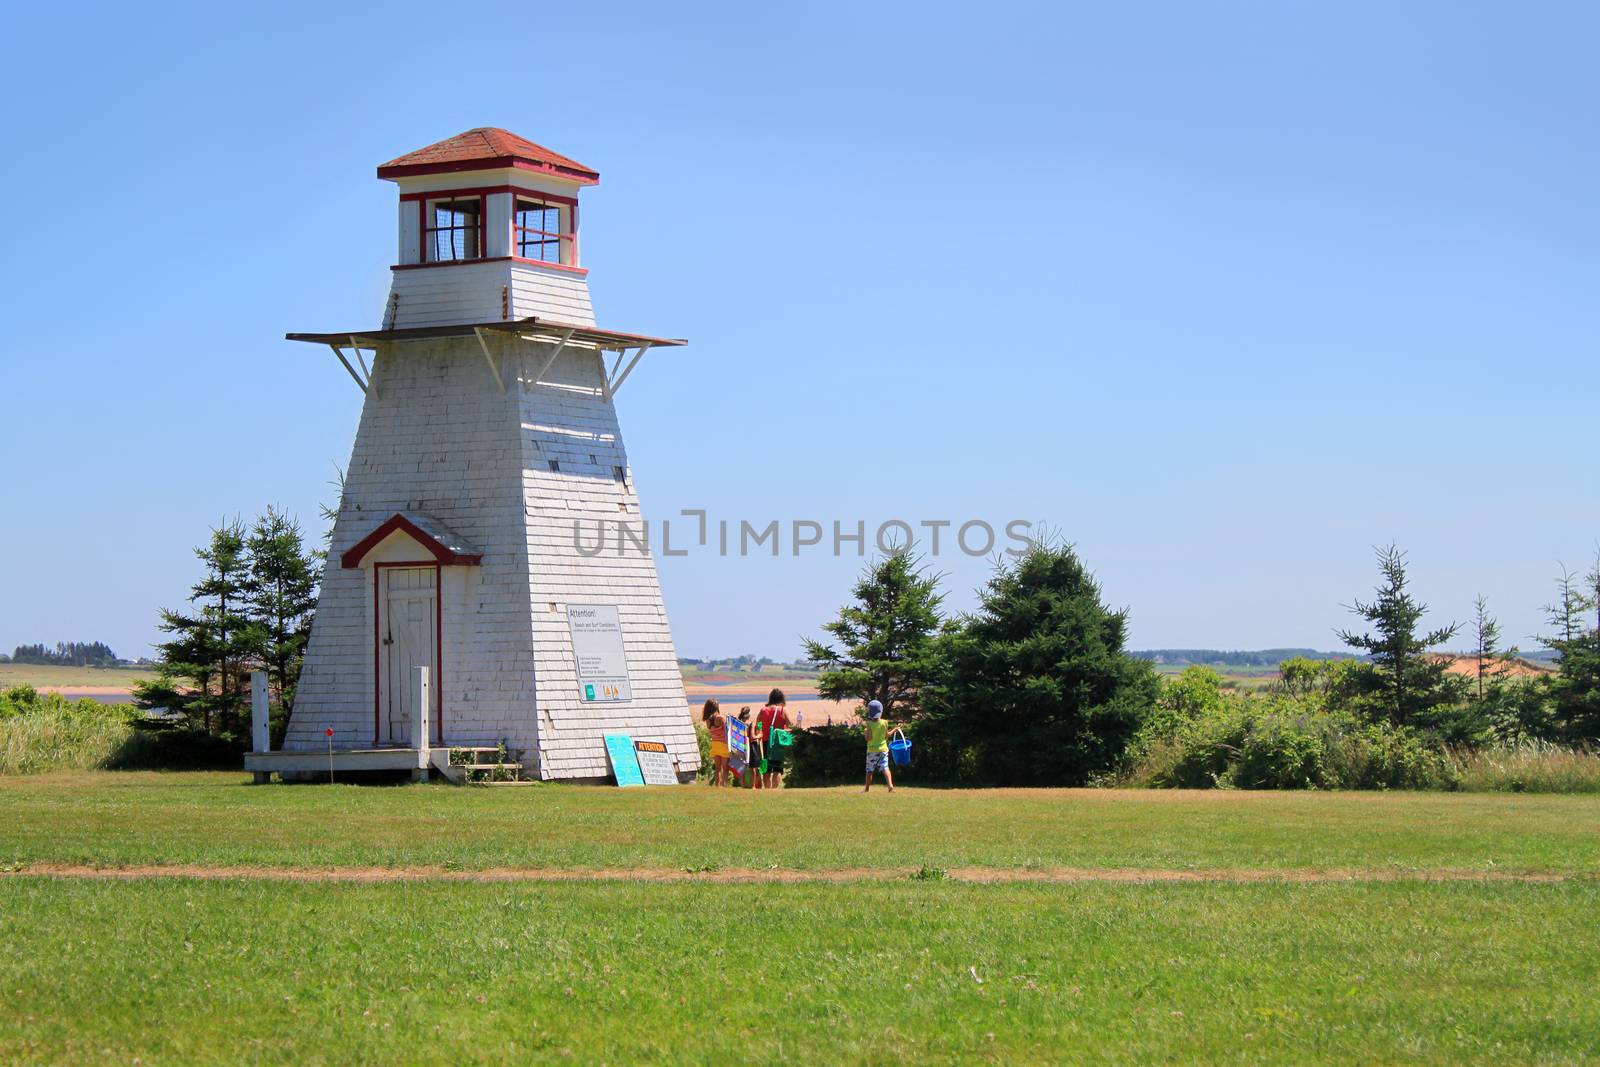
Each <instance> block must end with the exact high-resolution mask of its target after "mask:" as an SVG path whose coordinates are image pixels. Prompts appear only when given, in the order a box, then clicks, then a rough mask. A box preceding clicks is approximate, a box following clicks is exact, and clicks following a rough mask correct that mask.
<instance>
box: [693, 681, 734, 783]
mask: <svg viewBox="0 0 1600 1067" xmlns="http://www.w3.org/2000/svg"><path fill="white" fill-rule="evenodd" d="M700 721H701V722H703V723H705V724H706V729H707V730H708V731H710V733H711V785H712V788H716V787H718V786H724V785H727V784H728V720H727V719H725V718H723V717H722V707H721V705H719V704H718V703H717V702H716V701H715V700H708V701H706V706H705V707H704V708H702V709H701V710H700Z"/></svg>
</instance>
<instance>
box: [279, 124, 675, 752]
mask: <svg viewBox="0 0 1600 1067" xmlns="http://www.w3.org/2000/svg"><path fill="white" fill-rule="evenodd" d="M379 175H380V177H386V178H391V179H392V180H395V181H396V182H397V183H398V184H399V185H400V190H401V196H402V200H401V211H400V221H401V226H400V263H399V264H397V265H396V267H395V271H394V286H393V289H392V292H391V295H390V299H389V303H388V305H387V308H386V310H385V314H384V322H383V325H382V327H380V328H378V329H374V330H368V331H365V332H357V333H354V334H351V335H349V336H348V338H347V340H348V344H345V340H346V337H345V335H342V334H340V335H331V334H330V335H292V336H294V337H295V338H296V339H299V340H313V339H315V340H319V341H321V342H322V343H326V344H329V345H330V346H332V347H334V348H335V350H336V351H340V358H341V359H342V360H347V367H348V368H349V369H350V373H351V376H352V377H355V378H356V379H357V382H358V383H359V384H362V385H363V387H364V388H365V389H366V393H367V396H366V401H365V404H364V406H363V408H362V412H361V423H360V427H359V429H358V430H357V433H356V440H355V447H354V449H353V451H352V453H351V457H350V463H349V467H348V469H347V471H346V475H345V485H344V494H343V498H342V500H341V503H340V508H339V515H338V519H337V521H336V523H335V526H334V532H333V543H332V545H331V549H330V552H329V559H328V564H327V568H326V571H325V573H324V576H323V583H322V592H321V598H320V600H319V602H318V606H317V613H316V618H315V622H314V624H313V627H312V631H311V640H310V644H309V646H308V649H307V652H306V660H305V666H304V669H303V670H302V673H301V677H300V686H299V691H298V694H297V696H296V701H295V708H294V713H293V716H292V718H291V721H290V724H289V730H288V735H287V737H286V739H285V743H284V748H285V749H286V750H290V751H295V750H300V751H311V750H318V749H321V748H324V747H325V746H326V744H327V738H326V736H325V730H326V729H327V728H328V727H332V728H333V730H334V741H335V745H336V746H337V747H338V748H340V749H357V748H363V747H383V746H410V747H417V740H418V739H417V738H416V737H415V736H414V734H415V731H414V730H413V729H412V726H411V724H412V723H413V722H414V721H415V719H416V718H417V716H416V714H415V709H414V708H412V707H410V706H409V705H408V704H407V701H408V699H409V700H410V701H411V703H414V702H415V699H414V697H415V694H414V692H412V693H411V694H410V696H409V697H408V695H407V693H408V691H407V689H406V687H405V685H404V683H403V681H402V680H403V679H404V678H405V677H406V676H407V674H408V672H409V671H410V668H411V667H413V666H416V665H424V666H428V667H429V669H430V671H431V672H432V677H433V678H434V679H435V681H434V685H433V695H432V703H433V705H434V706H433V708H431V709H430V710H429V715H428V718H429V720H430V723H431V729H430V730H429V734H430V742H429V743H430V745H431V747H432V748H434V749H441V748H448V747H450V746H494V745H496V744H497V743H499V742H502V741H503V742H505V744H506V745H507V747H508V749H510V750H512V752H513V753H518V754H520V755H519V758H520V761H521V762H522V763H523V766H524V774H526V775H529V776H538V777H543V778H553V779H598V778H603V777H604V776H606V775H608V774H609V773H610V768H609V764H608V762H607V757H606V751H605V746H604V742H603V736H604V735H605V734H607V733H618V732H620V733H628V734H630V735H631V736H632V737H633V738H634V739H636V740H658V741H663V742H665V743H666V744H667V746H668V748H669V749H670V751H671V753H672V756H673V758H674V760H675V762H676V764H677V767H678V770H679V772H680V774H681V775H684V776H687V775H689V774H692V773H693V772H694V771H695V770H696V769H698V766H699V750H698V747H697V744H696V740H695V734H694V729H693V726H692V722H691V719H690V715H689V709H688V705H687V703H686V701H685V699H684V691H683V682H682V678H681V675H680V674H679V671H678V664H677V655H676V652H675V650H674V646H673V643H672V632H671V629H670V627H669V626H668V623H667V616H666V610H665V608H664V606H663V603H662V598H661V588H660V584H659V582H658V579H657V577H656V570H655V564H654V561H653V560H652V558H651V556H650V554H649V552H648V550H644V551H639V550H637V549H634V548H632V547H631V546H630V547H629V549H628V550H627V551H624V552H619V551H618V550H617V544H616V540H617V539H616V536H615V533H614V532H613V533H612V534H611V535H610V536H608V538H607V543H606V548H605V550H604V551H603V552H601V553H599V554H586V553H584V552H582V551H580V550H579V548H578V542H577V540H576V539H575V528H579V529H581V531H582V537H583V542H584V543H585V544H588V545H591V546H592V545H593V543H594V541H595V537H596V530H597V529H599V528H601V527H602V525H603V527H604V528H605V529H607V530H610V531H615V529H616V526H617V523H618V522H619V521H620V522H623V523H627V524H630V525H632V526H634V527H635V528H637V527H638V525H639V524H641V523H642V522H643V516H642V514H641V511H640V507H639V499H638V496H637V494H636V492H635V490H634V485H633V478H632V472H631V470H630V468H629V466H628V459H627V453H626V451H625V450H624V448H623V443H622V436H621V433H620V430H619V428H618V425H617V414H616V408H615V405H614V400H613V398H614V394H615V391H616V389H617V388H618V387H620V385H621V381H622V379H625V378H626V377H627V373H628V371H627V370H626V369H624V368H630V367H631V366H632V365H633V363H636V362H637V361H638V359H637V357H638V356H639V355H642V354H643V353H644V351H645V349H646V347H648V346H649V344H650V343H651V340H652V339H648V338H642V337H634V336H633V335H627V334H611V333H607V332H606V331H603V330H599V329H597V328H595V325H594V316H593V312H592V311H591V309H590V304H589V292H588V282H587V276H586V272H584V271H583V269H582V268H581V267H580V266H579V265H578V258H577V252H578V240H577V218H578V210H577V203H576V194H577V190H578V188H579V187H580V186H581V185H584V184H593V183H594V181H596V180H597V176H596V175H594V173H593V172H592V171H589V170H587V168H584V167H582V165H581V164H577V163H575V162H573V161H571V160H568V159H566V158H565V157H562V156H558V155H556V154H555V153H553V152H550V151H549V150H547V149H543V148H541V147H540V146H538V145H534V144H532V143H531V142H527V141H524V140H522V139H521V138H518V137H515V136H514V135H511V134H508V133H506V132H505V131H502V130H472V131H468V133H465V134H461V135H459V136H457V137H454V138H450V139H449V140H447V141H442V142H440V143H439V144H436V145H431V146H429V147H428V148H425V149H422V150H420V151H419V152H414V153H411V154H410V155H407V156H402V157H400V158H399V159H397V160H394V161H392V162H391V163H388V164H385V165H384V166H382V167H380V168H379ZM474 201H475V205H474V203H473V202H474ZM463 204H466V205H468V208H467V210H465V211H463V210H460V209H461V207H462V205H463ZM558 215H559V219H558V218H557V216H558ZM528 220H542V221H538V222H533V223H529V222H528ZM524 223H528V225H523V224H524ZM553 226H558V227H559V229H552V227H553ZM474 228H475V229H476V233H475V234H471V235H470V236H464V234H467V233H470V230H471V229H474ZM533 229H542V230H543V231H544V233H543V234H533V233H532V232H531V231H532V230H533ZM536 242H542V244H539V243H536ZM556 249H559V251H556ZM536 257H544V258H536ZM654 343H655V344H658V345H663V344H669V343H678V342H668V341H664V340H658V341H655V342H654ZM630 346H632V348H633V351H632V352H631V353H630V351H629V348H630ZM345 349H348V353H347V352H346V351H345ZM368 353H370V355H371V359H372V364H371V367H370V372H369V373H367V374H365V375H364V376H363V375H361V374H358V373H357V371H356V369H355V367H356V365H359V363H360V361H361V360H362V359H364V358H365V357H366V355H367V354H368ZM630 354H631V355H632V356H633V361H632V363H630V362H628V360H627V359H626V358H624V357H627V356H629V355H630ZM362 369H363V370H366V368H365V367H363V368H362ZM619 370H621V371H622V373H621V374H619V373H618V371H619ZM579 524H581V526H580V525H579ZM575 606H580V607H583V608H588V607H600V608H601V609H602V611H604V612H608V611H609V610H610V609H612V608H614V609H615V611H616V614H617V617H618V619H619V621H620V625H621V640H622V646H623V648H624V650H625V653H626V679H627V689H626V690H623V691H622V692H623V695H624V696H625V697H626V699H615V694H614V693H612V694H611V695H612V697H613V698H612V699H606V696H607V695H608V692H609V690H608V689H607V687H604V686H602V687H599V688H600V692H599V694H598V695H599V697H600V698H599V699H596V698H595V695H596V694H595V693H594V691H593V690H592V689H591V688H586V687H585V685H584V684H583V679H582V678H580V671H579V667H578V663H577V661H576V658H575V655H574V649H573V638H572V630H571V626H570V624H569V615H568V609H569V608H570V607H575ZM430 612H431V617H430ZM628 690H631V693H630V692H628Z"/></svg>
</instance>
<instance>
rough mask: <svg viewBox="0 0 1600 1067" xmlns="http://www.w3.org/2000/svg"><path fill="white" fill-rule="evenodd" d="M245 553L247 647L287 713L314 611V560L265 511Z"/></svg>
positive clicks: (289, 524)
mask: <svg viewBox="0 0 1600 1067" xmlns="http://www.w3.org/2000/svg"><path fill="white" fill-rule="evenodd" d="M246 547H247V550H248V554H249V571H250V573H249V578H248V580H247V581H246V582H245V586H244V598H245V613H246V615H247V616H248V617H249V620H250V630H249V636H248V645H249V647H250V651H251V652H252V653H253V654H254V656H255V657H256V658H257V659H258V660H259V661H260V663H261V665H262V666H263V667H264V668H265V669H266V671H267V676H268V683H269V685H270V686H271V688H272V691H273V692H274V693H276V694H277V700H278V704H279V706H280V707H282V708H283V710H284V711H286V712H287V711H292V710H293V709H294V693H295V686H296V683H297V682H298V681H299V678H300V665H301V663H302V662H303V660H304V658H305V647H306V640H307V639H308V638H309V637H310V635H311V615H312V612H313V611H314V610H315V609H316V606H317V571H316V562H315V554H314V553H308V552H307V551H306V548H305V541H304V538H303V536H302V534H301V531H300V526H299V524H298V523H296V522H295V521H294V520H292V519H289V518H287V517H285V516H284V515H281V514H279V513H278V511H277V510H276V509H274V508H271V507H269V508H267V512H266V514H265V515H262V516H261V517H260V518H258V519H256V521H255V525H254V526H253V527H251V530H250V536H249V540H248V543H247V545H246Z"/></svg>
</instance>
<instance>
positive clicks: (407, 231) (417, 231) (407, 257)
mask: <svg viewBox="0 0 1600 1067" xmlns="http://www.w3.org/2000/svg"><path fill="white" fill-rule="evenodd" d="M399 253H400V258H399V259H397V260H395V262H396V263H421V262H422V213H421V212H420V211H418V210H417V205H416V203H415V202H414V201H411V200H402V201H400V248H399Z"/></svg>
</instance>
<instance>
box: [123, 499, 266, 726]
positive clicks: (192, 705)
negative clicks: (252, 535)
mask: <svg viewBox="0 0 1600 1067" xmlns="http://www.w3.org/2000/svg"><path fill="white" fill-rule="evenodd" d="M194 551H195V555H196V556H198V557H199V558H200V561H201V563H203V564H204V565H205V570H204V572H203V574H202V576H201V579H200V581H199V582H197V583H196V584H195V585H194V587H193V589H192V590H191V591H190V595H189V602H190V603H191V604H192V605H194V606H195V607H196V609H197V611H196V612H195V613H194V614H192V615H185V614H183V613H181V612H175V611H168V610H166V609H162V612H161V629H162V631H163V632H165V633H170V634H173V635H174V636H173V639H172V640H171V641H168V642H165V643H163V644H161V645H158V646H157V651H158V652H159V653H160V661H159V663H158V665H157V668H156V680H155V681H154V682H152V683H148V684H144V685H139V686H136V687H135V689H134V699H135V702H136V703H138V704H139V705H140V706H141V707H145V708H167V709H175V710H179V711H182V712H183V713H184V714H185V716H186V717H189V718H190V719H191V721H195V720H197V723H196V724H197V725H199V726H201V727H202V728H203V729H204V730H205V731H206V732H207V733H214V734H221V735H227V736H232V737H239V736H242V726H243V719H244V716H243V713H242V709H243V706H244V701H245V687H244V684H243V678H244V670H245V657H246V656H247V655H248V654H249V651H250V628H249V627H250V622H249V619H248V618H247V617H246V616H245V614H244V599H245V598H244V589H245V582H246V579H247V578H248V577H249V573H248V559H247V554H246V551H245V534H244V527H243V525H242V524H241V523H240V522H239V520H237V519H235V520H233V521H232V522H225V523H223V524H222V525H221V526H219V527H217V528H216V529H214V530H212V531H211V540H210V541H209V542H208V543H206V544H204V545H202V546H200V547H199V548H196V549H195V550H194ZM184 681H189V682H192V683H193V688H192V689H188V688H181V687H180V683H182V682H184Z"/></svg>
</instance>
